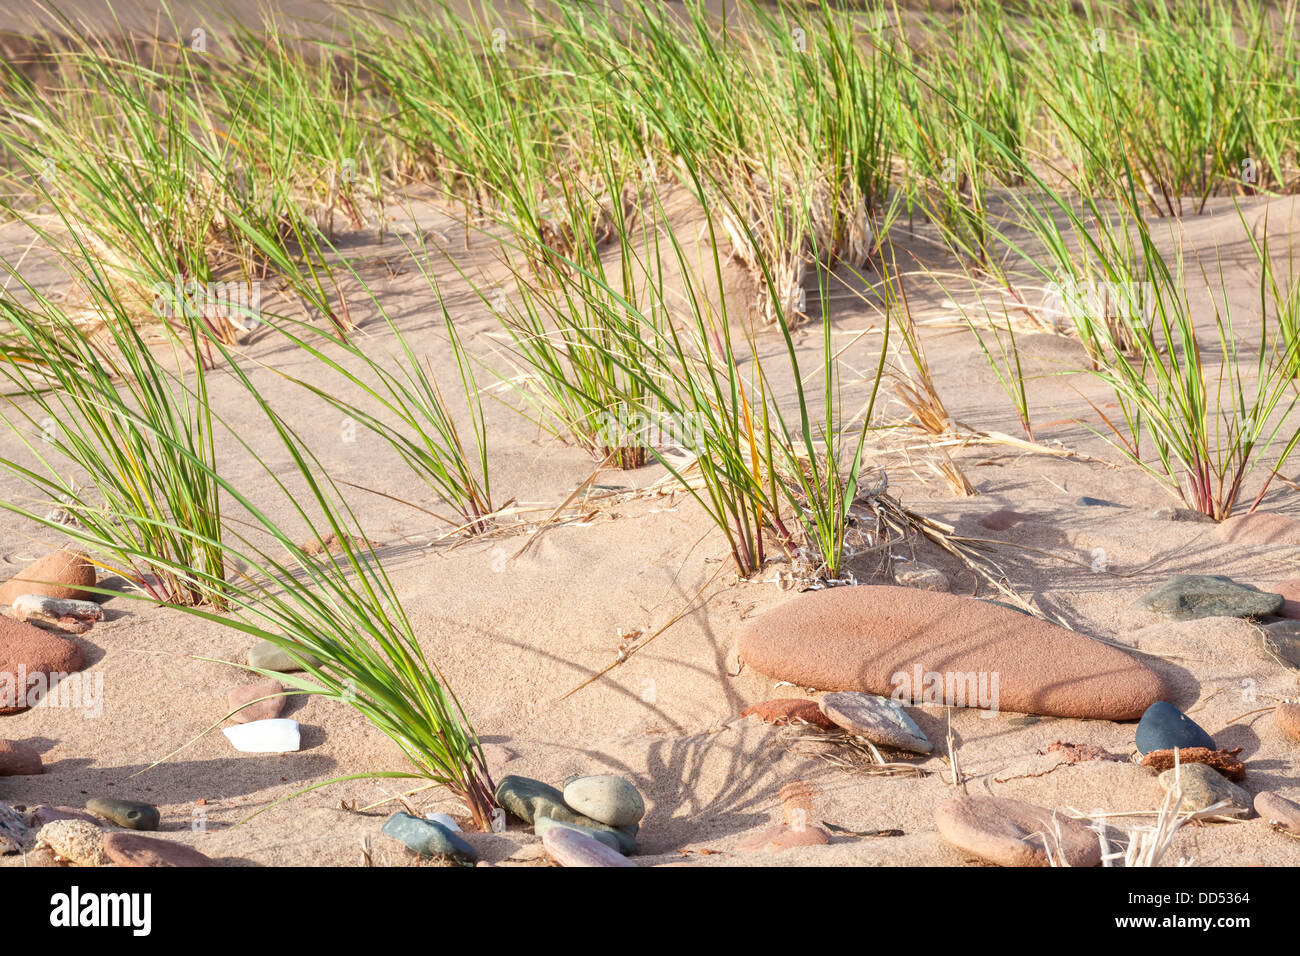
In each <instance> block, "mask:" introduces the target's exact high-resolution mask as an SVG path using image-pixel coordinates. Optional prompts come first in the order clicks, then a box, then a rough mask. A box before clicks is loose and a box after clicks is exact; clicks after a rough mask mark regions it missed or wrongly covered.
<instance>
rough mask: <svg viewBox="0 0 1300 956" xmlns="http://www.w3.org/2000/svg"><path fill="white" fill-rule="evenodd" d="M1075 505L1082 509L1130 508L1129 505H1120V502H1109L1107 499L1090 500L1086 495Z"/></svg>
mask: <svg viewBox="0 0 1300 956" xmlns="http://www.w3.org/2000/svg"><path fill="white" fill-rule="evenodd" d="M1075 504H1076V505H1078V506H1079V507H1081V508H1126V507H1128V506H1127V505H1122V504H1120V503H1119V502H1118V501H1107V500H1106V499H1105V498H1089V497H1088V496H1087V495H1084V496H1083V497H1082V498H1079V499H1078V500H1077V501H1075Z"/></svg>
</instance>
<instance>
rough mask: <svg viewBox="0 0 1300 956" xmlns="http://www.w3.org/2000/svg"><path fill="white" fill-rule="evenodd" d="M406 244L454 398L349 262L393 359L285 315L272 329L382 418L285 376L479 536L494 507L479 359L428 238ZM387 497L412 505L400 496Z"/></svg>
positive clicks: (370, 340) (367, 338)
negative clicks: (428, 297)
mask: <svg viewBox="0 0 1300 956" xmlns="http://www.w3.org/2000/svg"><path fill="white" fill-rule="evenodd" d="M403 243H404V245H405V247H406V250H407V252H408V253H409V254H410V255H411V257H412V258H413V259H414V260H415V262H416V263H417V264H418V267H419V269H420V271H421V273H422V275H423V277H424V279H425V281H426V282H427V284H428V288H429V290H430V292H431V293H432V294H433V297H434V299H436V300H437V303H438V309H439V310H440V312H441V313H442V320H443V328H444V330H445V332H446V335H447V344H448V346H449V348H450V350H451V354H452V356H453V357H454V359H455V362H456V390H455V392H450V391H444V388H443V384H444V383H439V381H438V378H437V376H436V375H435V374H434V372H433V367H432V365H431V364H430V363H429V360H428V357H427V356H425V357H421V356H418V355H417V354H416V353H415V350H414V348H413V347H412V346H411V344H410V343H409V342H408V340H407V338H406V336H405V335H404V334H403V333H402V330H401V328H400V327H399V326H398V324H397V323H396V322H395V321H394V320H393V318H392V316H391V315H390V314H389V312H388V310H387V309H386V308H385V307H384V304H383V302H382V301H381V300H380V297H379V296H378V295H377V294H376V293H375V291H374V290H373V289H372V288H371V287H370V286H369V284H367V283H366V282H365V280H364V279H362V277H361V276H360V275H359V274H358V273H357V271H356V269H355V268H354V267H353V266H352V265H351V263H349V262H347V261H346V260H344V262H343V265H342V267H341V268H345V269H346V270H347V271H348V273H349V274H350V275H351V276H352V278H353V279H355V280H356V281H357V282H358V283H360V285H361V288H362V290H363V291H364V294H365V296H366V297H367V298H368V300H369V301H370V303H371V304H372V305H373V306H374V308H375V310H376V311H377V312H378V314H379V315H380V317H381V318H382V320H383V323H384V326H385V331H386V336H385V337H386V338H388V339H389V340H390V341H391V343H392V344H393V348H392V350H391V352H390V354H388V355H384V354H379V353H377V349H376V344H377V343H376V338H375V337H374V336H372V335H361V336H357V335H353V334H350V333H345V332H343V331H341V330H338V329H330V328H324V329H317V328H314V327H312V326H310V325H309V324H307V323H305V322H303V321H300V320H293V319H289V318H286V317H278V318H277V320H275V321H272V322H269V323H268V324H269V325H270V326H271V327H272V328H273V329H274V330H275V331H276V332H277V333H278V334H280V335H283V336H284V337H286V338H287V339H288V340H289V341H291V342H293V343H294V344H295V345H296V346H297V347H298V348H301V349H302V350H303V351H304V352H305V353H306V354H308V355H310V356H312V357H313V358H315V359H316V360H317V361H319V363H320V365H321V366H322V367H324V368H327V369H329V370H330V371H331V372H333V373H335V375H337V376H338V379H339V380H340V382H342V383H346V385H348V386H350V387H351V388H352V389H353V390H354V394H356V395H357V396H358V397H361V396H364V398H366V399H368V400H369V401H370V404H371V406H372V407H373V406H376V405H377V406H378V412H376V411H371V410H369V409H368V408H367V407H363V404H362V403H360V402H358V401H356V400H354V399H351V398H348V397H347V396H346V393H345V392H342V391H340V390H339V389H338V388H337V386H335V385H320V384H317V383H316V382H313V381H308V380H307V379H304V378H297V377H294V376H290V375H288V374H287V373H285V372H280V374H281V375H284V377H286V378H289V379H290V380H291V381H294V382H295V383H296V384H297V385H299V386H300V387H302V388H304V389H306V390H307V391H309V392H311V393H312V394H314V395H315V396H317V397H318V398H320V399H322V400H323V401H325V402H326V403H328V404H329V405H331V406H333V407H334V408H335V409H336V410H338V411H339V412H342V413H343V415H344V416H345V417H346V418H348V419H350V420H351V421H353V422H355V423H356V424H357V425H359V426H361V427H363V428H365V429H367V430H368V431H370V432H371V433H372V434H375V435H377V436H378V437H380V438H381V439H383V440H384V441H385V442H386V443H387V444H388V445H389V446H390V447H392V449H393V450H394V451H396V452H397V454H398V455H400V456H401V458H402V460H403V461H405V462H406V464H407V465H408V466H409V467H410V469H411V471H412V472H413V473H414V474H415V475H416V476H417V477H418V478H419V479H420V480H421V481H423V482H424V483H425V484H426V485H427V486H428V487H429V488H430V489H431V490H432V491H433V492H434V493H435V494H437V495H438V496H439V497H440V498H441V499H442V500H443V501H444V502H446V503H447V504H448V505H449V506H450V507H451V508H452V509H454V512H455V516H454V517H447V516H442V520H444V521H445V522H447V523H448V524H450V525H452V526H453V528H455V529H457V530H459V531H462V532H464V533H466V534H470V535H474V534H480V533H482V532H484V531H487V530H488V529H489V528H490V527H491V524H492V517H491V516H492V513H493V506H492V485H491V477H490V473H489V468H488V436H487V424H486V419H485V417H484V412H483V399H482V394H481V392H480V389H479V386H478V379H477V377H476V375H475V372H474V360H473V358H472V357H471V356H470V355H469V354H468V353H467V352H466V350H465V347H464V345H463V343H462V341H461V338H460V333H459V332H458V331H457V329H456V325H455V323H454V322H453V321H452V318H451V314H450V312H449V311H448V309H447V303H446V300H445V299H444V298H443V293H442V288H441V286H440V284H439V283H438V281H437V279H436V278H435V276H434V274H433V272H432V267H431V264H430V252H429V249H428V248H427V246H426V245H425V241H424V239H423V238H422V237H421V238H419V239H417V240H416V242H415V243H414V244H412V243H410V242H407V241H406V240H403ZM345 359H351V360H353V362H352V363H349V362H346V361H345ZM354 364H355V365H357V366H359V369H360V370H359V371H354V370H353V367H352V366H353V365H354ZM390 366H393V367H390ZM449 394H451V395H455V394H459V396H460V398H461V399H462V401H461V402H460V403H453V401H451V400H450V399H449V398H448V395H449ZM456 405H458V406H459V407H456ZM465 419H468V429H466V428H465V427H463V423H464V421H465ZM458 421H460V422H461V423H462V424H458ZM368 490H372V491H376V490H377V489H368ZM380 493H383V492H380ZM387 496H388V497H393V498H395V500H399V501H405V502H406V503H408V504H410V503H411V502H410V501H409V500H408V499H404V498H401V497H397V496H395V495H387Z"/></svg>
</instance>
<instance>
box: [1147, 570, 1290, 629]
mask: <svg viewBox="0 0 1300 956" xmlns="http://www.w3.org/2000/svg"><path fill="white" fill-rule="evenodd" d="M1284 600H1285V599H1284V598H1283V597H1282V595H1280V594H1273V593H1270V592H1268V591H1259V590H1256V589H1255V588H1252V587H1247V586H1246V585H1244V584H1238V583H1237V582H1236V581H1234V580H1232V579H1231V578H1229V577H1225V576H1224V575H1222V574H1180V575H1178V577H1176V578H1173V579H1172V580H1170V581H1166V582H1165V583H1164V584H1162V585H1160V587H1158V588H1156V589H1154V590H1152V591H1148V592H1147V593H1146V594H1144V595H1143V596H1142V597H1140V598H1138V601H1137V603H1138V606H1140V607H1143V608H1146V609H1147V610H1148V611H1153V612H1155V613H1156V614H1159V615H1161V616H1163V617H1167V618H1169V619H1170V620H1173V621H1191V620H1196V619H1198V618H1203V617H1267V616H1268V615H1270V614H1276V613H1277V611H1278V610H1279V609H1280V608H1281V607H1282V604H1283V603H1284Z"/></svg>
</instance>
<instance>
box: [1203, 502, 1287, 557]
mask: <svg viewBox="0 0 1300 956" xmlns="http://www.w3.org/2000/svg"><path fill="white" fill-rule="evenodd" d="M1214 534H1215V536H1216V537H1217V538H1218V539H1219V540H1220V541H1226V542H1228V543H1229V544H1240V545H1244V546H1245V547H1253V548H1265V547H1277V546H1280V545H1296V546H1300V521H1297V520H1296V519H1295V518H1292V517H1290V516H1288V515H1280V514H1274V513H1271V512H1260V511H1257V512H1255V513H1254V514H1246V515H1237V516H1235V517H1232V518H1228V519H1227V520H1226V521H1223V522H1221V523H1220V524H1219V526H1218V527H1217V528H1215V529H1214Z"/></svg>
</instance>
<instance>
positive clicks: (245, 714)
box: [226, 678, 289, 724]
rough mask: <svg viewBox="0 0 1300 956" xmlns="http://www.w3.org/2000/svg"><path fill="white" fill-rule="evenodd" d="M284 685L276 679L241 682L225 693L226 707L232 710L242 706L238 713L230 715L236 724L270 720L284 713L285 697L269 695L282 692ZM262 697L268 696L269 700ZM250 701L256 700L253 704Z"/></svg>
mask: <svg viewBox="0 0 1300 956" xmlns="http://www.w3.org/2000/svg"><path fill="white" fill-rule="evenodd" d="M283 693H284V685H283V684H281V683H280V682H279V681H278V680H271V679H270V678H268V679H267V680H260V681H258V682H257V683H255V684H241V685H240V686H238V687H235V688H232V689H231V691H230V693H229V694H227V695H226V709H227V711H233V710H235V709H236V708H238V707H244V705H245V704H249V706H248V707H244V709H243V710H241V711H239V713H237V714H234V715H232V716H231V718H230V719H231V720H233V721H234V722H235V723H237V724H246V723H249V722H250V721H254V720H271V719H272V718H275V717H279V716H280V715H281V714H283V713H284V708H285V705H286V704H288V702H289V698H287V697H271V695H272V694H283ZM263 697H269V698H270V699H269V700H262V699H261V698H263ZM252 701H258V703H256V704H254V703H252Z"/></svg>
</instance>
